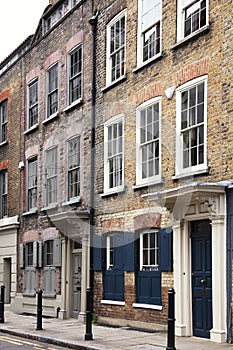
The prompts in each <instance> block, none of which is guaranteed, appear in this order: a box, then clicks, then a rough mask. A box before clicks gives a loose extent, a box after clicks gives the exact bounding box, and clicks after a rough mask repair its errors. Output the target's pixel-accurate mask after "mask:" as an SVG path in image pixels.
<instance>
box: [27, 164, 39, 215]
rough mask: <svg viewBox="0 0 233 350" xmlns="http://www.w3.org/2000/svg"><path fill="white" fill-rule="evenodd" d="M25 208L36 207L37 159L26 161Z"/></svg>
mask: <svg viewBox="0 0 233 350" xmlns="http://www.w3.org/2000/svg"><path fill="white" fill-rule="evenodd" d="M27 206H28V208H27V209H28V210H32V209H36V207H37V158H32V159H29V160H28V174H27Z"/></svg>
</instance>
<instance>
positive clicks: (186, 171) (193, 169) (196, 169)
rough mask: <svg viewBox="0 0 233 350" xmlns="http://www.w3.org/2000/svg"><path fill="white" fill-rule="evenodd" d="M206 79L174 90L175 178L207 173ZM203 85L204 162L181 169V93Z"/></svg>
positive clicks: (195, 80) (196, 80)
mask: <svg viewBox="0 0 233 350" xmlns="http://www.w3.org/2000/svg"><path fill="white" fill-rule="evenodd" d="M207 79H208V76H207V75H204V76H201V77H198V78H196V79H193V80H191V81H188V82H186V83H185V84H183V85H182V86H180V87H179V88H178V89H177V90H176V171H175V178H178V177H179V178H180V177H182V176H192V175H194V174H198V173H202V172H204V171H207V169H208V167H207ZM202 82H203V83H204V84H205V85H204V86H205V90H204V122H203V125H204V162H203V163H202V164H197V165H194V166H190V167H187V168H183V165H182V159H183V156H182V155H183V153H182V151H183V145H182V137H181V135H182V134H181V93H182V92H183V91H185V90H187V89H191V88H192V87H194V86H196V85H198V84H200V83H202Z"/></svg>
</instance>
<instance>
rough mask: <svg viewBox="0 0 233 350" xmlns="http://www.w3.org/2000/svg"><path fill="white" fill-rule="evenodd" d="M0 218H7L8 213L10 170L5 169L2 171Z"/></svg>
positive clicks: (0, 181)
mask: <svg viewBox="0 0 233 350" xmlns="http://www.w3.org/2000/svg"><path fill="white" fill-rule="evenodd" d="M0 196H1V206H0V218H5V217H7V215H8V171H7V169H3V170H1V171H0Z"/></svg>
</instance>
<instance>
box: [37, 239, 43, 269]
mask: <svg viewBox="0 0 233 350" xmlns="http://www.w3.org/2000/svg"><path fill="white" fill-rule="evenodd" d="M38 267H43V242H42V241H39V242H38Z"/></svg>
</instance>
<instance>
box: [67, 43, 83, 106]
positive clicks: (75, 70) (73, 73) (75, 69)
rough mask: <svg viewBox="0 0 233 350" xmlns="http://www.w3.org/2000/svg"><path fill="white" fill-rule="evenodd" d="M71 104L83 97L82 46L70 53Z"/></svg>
mask: <svg viewBox="0 0 233 350" xmlns="http://www.w3.org/2000/svg"><path fill="white" fill-rule="evenodd" d="M68 59H69V62H68V64H69V104H72V103H73V102H75V101H77V100H79V99H81V97H82V46H81V45H80V46H79V47H77V48H76V49H74V50H73V51H72V52H70V53H69V56H68Z"/></svg>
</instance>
